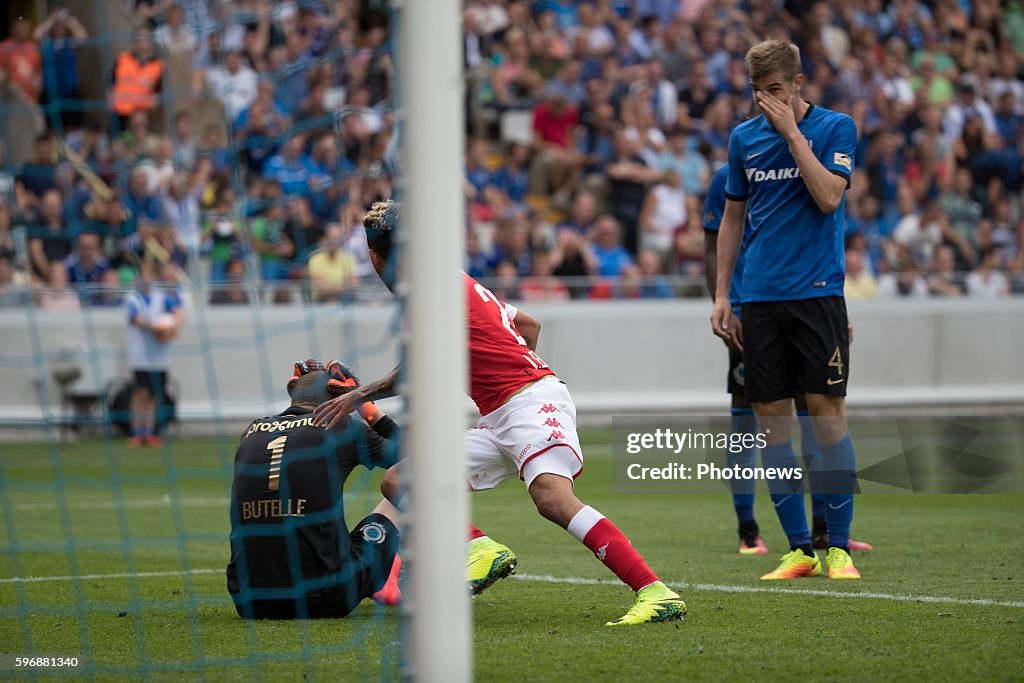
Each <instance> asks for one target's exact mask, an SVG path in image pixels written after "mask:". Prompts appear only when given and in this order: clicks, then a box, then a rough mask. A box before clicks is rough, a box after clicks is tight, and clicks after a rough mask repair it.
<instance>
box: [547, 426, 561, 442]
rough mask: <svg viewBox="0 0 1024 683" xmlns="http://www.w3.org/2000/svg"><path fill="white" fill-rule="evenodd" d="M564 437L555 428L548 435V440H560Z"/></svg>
mask: <svg viewBox="0 0 1024 683" xmlns="http://www.w3.org/2000/svg"><path fill="white" fill-rule="evenodd" d="M564 438H565V434H563V433H562V432H560V431H558V430H557V429H555V430H552V432H551V435H550V436H548V441H555V440H562V439H564Z"/></svg>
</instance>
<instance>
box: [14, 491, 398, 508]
mask: <svg viewBox="0 0 1024 683" xmlns="http://www.w3.org/2000/svg"><path fill="white" fill-rule="evenodd" d="M345 498H346V500H361V499H363V498H380V494H379V493H377V492H376V491H351V492H346V493H345ZM172 503H173V501H172V499H171V497H170V496H169V495H164V496H162V497H160V498H132V499H128V500H123V501H120V502H118V501H114V500H82V501H71V502H68V503H67V507H68V509H69V510H119V509H124V510H138V509H146V508H169V507H171V506H172ZM230 503H231V499H230V498H228V497H226V496H222V497H219V498H179V499H178V500H177V502H176V503H174V504H175V505H177V507H182V508H217V507H219V508H225V509H226V508H227V507H228V505H229V504H230ZM56 509H57V501H32V502H21V503H11V510H12V511H14V512H40V511H43V510H56Z"/></svg>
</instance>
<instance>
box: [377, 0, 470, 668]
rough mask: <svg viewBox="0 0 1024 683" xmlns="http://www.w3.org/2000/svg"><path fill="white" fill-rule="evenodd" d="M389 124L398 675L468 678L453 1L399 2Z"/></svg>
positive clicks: (457, 8) (457, 0)
mask: <svg viewBox="0 0 1024 683" xmlns="http://www.w3.org/2000/svg"><path fill="white" fill-rule="evenodd" d="M393 5H394V7H395V8H396V9H397V10H398V24H399V33H398V38H399V40H398V45H397V48H398V69H397V81H398V92H399V98H400V99H399V112H398V114H399V121H400V127H399V130H400V131H401V142H402V147H401V159H402V175H403V182H402V184H401V194H400V197H401V199H402V202H403V207H402V218H401V221H402V225H401V230H402V239H401V252H400V255H399V263H400V273H401V276H402V280H403V281H404V284H405V287H403V291H404V292H405V295H406V296H405V339H406V347H405V352H404V353H405V361H406V362H405V366H404V371H405V377H404V378H403V380H404V383H405V388H406V393H407V396H408V404H407V406H408V426H407V429H406V431H405V435H406V436H405V445H404V447H405V457H406V465H405V467H407V468H408V470H407V472H408V477H409V510H408V511H407V515H406V520H407V522H406V523H407V528H408V529H409V532H408V534H407V539H408V541H409V543H408V554H409V561H410V571H409V579H410V586H409V590H408V598H409V599H408V602H407V604H408V609H409V622H408V626H409V627H408V629H407V631H406V635H407V637H408V640H407V643H406V645H407V659H406V661H407V663H408V667H409V671H408V674H409V676H410V677H411V678H412V679H413V680H415V681H424V682H427V683H434V682H437V683H442V682H445V683H459V682H462V681H469V680H470V679H471V677H472V668H471V659H472V658H471V646H470V607H469V595H468V592H467V589H466V582H465V578H464V571H465V570H464V567H465V538H466V523H467V519H468V516H467V510H468V500H467V491H466V477H465V472H464V470H465V468H464V464H463V462H464V461H463V444H462V431H463V428H464V426H465V424H464V419H465V416H464V412H463V406H464V401H465V396H464V392H465V387H466V365H467V360H466V353H465V348H466V344H465V334H466V331H465V322H464V320H465V313H464V310H465V309H464V305H465V304H464V302H463V285H462V279H461V275H460V269H461V268H462V254H463V251H464V246H463V233H464V230H465V198H464V195H463V192H462V177H463V147H464V143H463V140H464V130H465V127H464V123H463V118H464V113H463V90H464V87H463V69H462V27H461V24H462V9H461V6H462V3H461V0H401V1H396V2H394V3H393Z"/></svg>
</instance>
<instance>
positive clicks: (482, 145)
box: [466, 139, 491, 202]
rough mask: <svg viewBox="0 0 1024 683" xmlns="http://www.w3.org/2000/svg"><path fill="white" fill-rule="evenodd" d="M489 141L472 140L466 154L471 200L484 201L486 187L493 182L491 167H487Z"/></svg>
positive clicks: (467, 181) (467, 190)
mask: <svg viewBox="0 0 1024 683" xmlns="http://www.w3.org/2000/svg"><path fill="white" fill-rule="evenodd" d="M486 155H487V143H486V142H485V141H483V140H480V139H474V140H471V141H470V143H469V150H468V151H467V154H466V195H467V196H468V197H469V201H471V202H483V201H484V200H485V197H484V189H485V188H486V187H487V186H488V185H490V184H491V169H489V168H487V162H486V159H485V157H486Z"/></svg>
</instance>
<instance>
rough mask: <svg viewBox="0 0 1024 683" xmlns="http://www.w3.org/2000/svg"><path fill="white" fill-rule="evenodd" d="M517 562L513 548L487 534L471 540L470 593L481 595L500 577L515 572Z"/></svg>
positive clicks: (468, 552) (469, 561)
mask: <svg viewBox="0 0 1024 683" xmlns="http://www.w3.org/2000/svg"><path fill="white" fill-rule="evenodd" d="M516 562H517V560H516V554H515V553H514V552H512V550H511V548H509V547H508V546H505V545H502V544H501V543H498V542H496V541H493V540H491V539H490V538H489V537H487V536H481V537H480V538H477V539H474V540H472V541H470V542H469V546H468V547H467V549H466V583H467V584H468V585H469V592H470V594H471V595H473V596H474V597H475V596H477V595H480V594H481V593H483V592H484V591H485V590H487V589H488V588H490V587H491V586H493V585H494V584H495V582H497V581H498V580H499V579H504V578H505V577H506V576H510V575H512V574H515V573H516Z"/></svg>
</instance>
